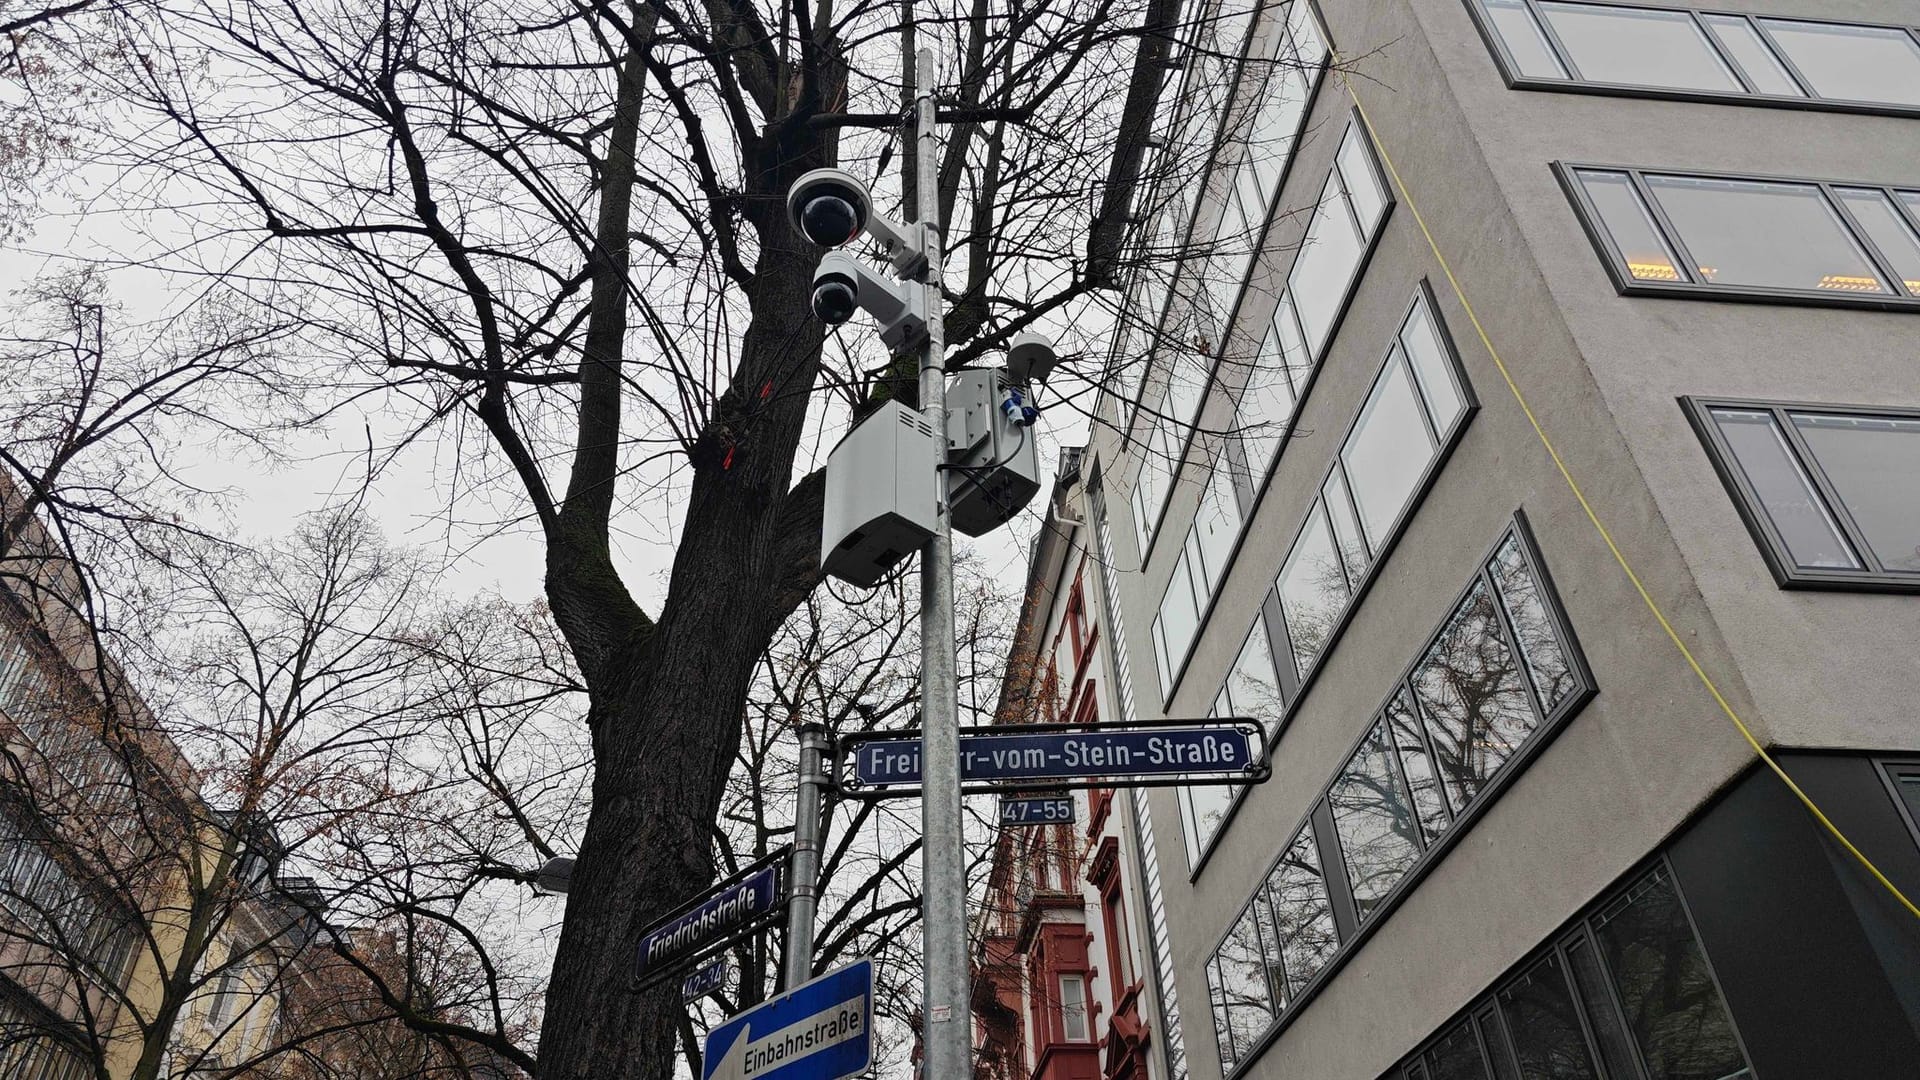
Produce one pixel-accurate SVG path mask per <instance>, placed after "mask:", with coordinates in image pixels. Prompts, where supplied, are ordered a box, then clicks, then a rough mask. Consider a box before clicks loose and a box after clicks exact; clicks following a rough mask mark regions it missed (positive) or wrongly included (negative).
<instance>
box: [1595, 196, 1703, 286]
mask: <svg viewBox="0 0 1920 1080" xmlns="http://www.w3.org/2000/svg"><path fill="white" fill-rule="evenodd" d="M1574 175H1576V176H1578V177H1579V178H1580V186H1581V187H1582V188H1584V189H1585V190H1586V193H1587V198H1588V199H1590V200H1592V202H1593V208H1594V209H1595V210H1596V211H1597V212H1598V213H1599V215H1600V224H1601V225H1602V226H1604V227H1605V229H1606V231H1607V235H1608V236H1610V237H1612V238H1613V246H1614V247H1616V248H1618V249H1619V250H1620V256H1621V258H1623V259H1625V260H1626V263H1627V274H1628V276H1630V277H1632V278H1633V279H1634V280H1635V281H1686V280H1688V278H1687V276H1686V275H1685V274H1682V273H1681V272H1680V270H1679V269H1678V268H1679V266H1680V260H1679V259H1677V258H1675V257H1674V254H1673V249H1672V248H1670V247H1668V246H1667V242H1666V240H1665V239H1663V238H1662V237H1661V235H1660V230H1659V229H1657V228H1655V227H1654V224H1653V217H1652V215H1651V214H1649V213H1648V211H1647V205H1646V203H1645V202H1643V201H1642V200H1641V198H1640V193H1639V192H1638V191H1636V190H1635V189H1634V186H1633V178H1632V177H1630V176H1628V175H1627V174H1626V173H1623V172H1599V171H1595V170H1592V169H1581V170H1579V171H1578V172H1576V173H1575V174H1574Z"/></svg>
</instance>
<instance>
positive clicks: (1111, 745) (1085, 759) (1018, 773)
mask: <svg viewBox="0 0 1920 1080" xmlns="http://www.w3.org/2000/svg"><path fill="white" fill-rule="evenodd" d="M1258 763H1259V755H1258V754H1256V753H1255V752H1254V735H1253V732H1252V731H1250V730H1249V729H1248V728H1246V727H1245V726H1240V725H1231V724H1208V725H1196V726H1194V727H1138V728H1114V729H1108V730H1100V729H1090V730H1086V731H1064V732H1058V733H1056V732H1012V733H1008V734H1005V735H991V734H988V735H963V736H961V737H960V779H961V780H962V781H969V780H976V781H977V780H993V781H1000V780H1066V779H1073V778H1078V777H1103V778H1120V777H1129V776H1194V775H1204V774H1231V773H1240V774H1245V773H1251V772H1253V771H1254V770H1255V767H1256V766H1257V765H1258ZM853 777H854V781H855V783H857V784H858V785H860V786H861V787H898V786H901V785H918V784H919V783H920V737H919V734H918V733H917V732H916V733H914V734H913V735H912V736H910V737H906V738H893V739H872V740H869V741H866V742H862V743H860V744H859V745H858V746H857V747H856V748H855V750H854V753H853Z"/></svg>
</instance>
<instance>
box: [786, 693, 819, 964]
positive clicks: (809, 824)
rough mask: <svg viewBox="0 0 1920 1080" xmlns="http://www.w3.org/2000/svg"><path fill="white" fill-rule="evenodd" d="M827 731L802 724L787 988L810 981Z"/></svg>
mask: <svg viewBox="0 0 1920 1080" xmlns="http://www.w3.org/2000/svg"><path fill="white" fill-rule="evenodd" d="M826 747H827V729H826V728H824V727H822V726H821V725H819V724H802V725H800V786H799V788H798V790H797V792H796V793H795V795H794V800H793V856H792V859H791V861H790V862H789V863H788V866H787V877H788V882H789V884H788V885H787V954H786V956H785V957H784V960H785V964H784V968H785V978H784V979H783V980H782V981H783V982H784V983H785V986H786V988H787V989H788V990H791V989H793V988H794V987H796V986H799V985H800V984H801V983H803V982H806V981H807V980H808V979H811V978H813V919H814V912H815V910H816V909H817V908H818V907H819V905H820V788H821V786H822V785H824V784H825V783H826V782H827V772H826V769H825V768H824V767H823V763H822V758H823V757H824V756H825V750H826Z"/></svg>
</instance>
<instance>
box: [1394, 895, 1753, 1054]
mask: <svg viewBox="0 0 1920 1080" xmlns="http://www.w3.org/2000/svg"><path fill="white" fill-rule="evenodd" d="M1476 1028H1477V1029H1478V1031H1477V1037H1475V1036H1476V1031H1475V1029H1476ZM1402 1064H1403V1067H1404V1068H1405V1069H1406V1070H1407V1072H1406V1074H1405V1075H1407V1076H1414V1075H1418V1074H1417V1073H1415V1072H1414V1071H1413V1070H1414V1068H1415V1067H1416V1066H1419V1065H1422V1064H1424V1065H1425V1067H1426V1068H1427V1069H1428V1070H1429V1072H1428V1076H1430V1077H1434V1078H1439V1077H1462V1078H1466V1077H1475V1078H1481V1080H1503V1078H1506V1077H1518V1078H1521V1080H1600V1078H1602V1077H1609V1078H1612V1080H1620V1078H1628V1080H1638V1078H1641V1077H1644V1078H1646V1080H1751V1078H1752V1075H1753V1073H1752V1070H1751V1068H1750V1067H1749V1066H1748V1065H1747V1061H1746V1056H1745V1054H1744V1052H1743V1051H1742V1050H1741V1048H1740V1042H1739V1039H1738V1037H1737V1036H1736V1035H1735V1034H1734V1030H1733V1024H1732V1021H1731V1019H1730V1018H1729V1017H1728V1015H1727V1010H1726V1004H1725V1002H1723V1001H1722V1000H1721V997H1720V991H1719V988H1718V987H1717V986H1716V985H1715V984H1714V981H1713V976H1712V974H1711V972H1709V971H1708V969H1707V962H1706V956H1705V954H1704V953H1703V952H1702V951H1701V949H1700V943H1699V942H1698V941H1697V940H1696V939H1695V938H1694V936H1693V930H1692V927H1691V926H1690V925H1689V923H1688V922H1687V917H1686V913H1685V911H1684V909H1683V908H1682V907H1681V905H1680V897H1679V894H1678V892H1677V891H1676V890H1675V888H1674V883H1673V879H1672V877H1671V875H1670V873H1669V872H1668V870H1667V869H1666V867H1665V865H1664V864H1657V865H1655V866H1654V867H1653V868H1652V869H1651V870H1649V871H1645V872H1642V873H1640V874H1638V875H1636V877H1635V878H1634V879H1632V882H1631V884H1629V885H1627V886H1626V887H1625V888H1624V889H1622V890H1621V891H1620V892H1619V893H1617V894H1615V895H1613V896H1611V897H1608V898H1607V899H1605V900H1603V901H1602V903H1601V904H1600V905H1599V907H1598V910H1597V911H1596V912H1594V913H1593V914H1590V915H1588V916H1586V917H1584V918H1581V919H1577V920H1575V922H1574V925H1573V927H1572V928H1571V929H1570V931H1568V932H1566V933H1563V934H1562V935H1561V937H1560V938H1559V940H1558V941H1556V942H1554V943H1553V944H1551V945H1549V946H1547V948H1546V949H1545V950H1543V952H1542V953H1541V954H1539V955H1536V956H1535V957H1534V958H1532V959H1530V960H1528V961H1525V962H1523V963H1522V964H1521V965H1520V966H1519V968H1518V969H1517V970H1516V971H1515V972H1514V973H1512V974H1510V975H1509V976H1508V977H1507V979H1506V980H1505V981H1504V982H1503V983H1500V984H1497V985H1496V986H1495V988H1494V990H1493V992H1492V993H1490V994H1489V995H1487V996H1486V997H1485V998H1483V999H1481V1000H1480V1001H1479V1002H1476V1003H1475V1004H1473V1005H1471V1006H1469V1007H1468V1010H1467V1014H1466V1015H1465V1016H1464V1017H1462V1018H1461V1019H1459V1020H1458V1021H1456V1022H1455V1023H1454V1024H1453V1026H1451V1027H1448V1028H1445V1029H1443V1033H1442V1034H1441V1035H1439V1036H1438V1037H1436V1038H1435V1039H1434V1040H1433V1041H1432V1042H1431V1043H1430V1044H1428V1045H1427V1046H1426V1047H1425V1048H1424V1049H1423V1050H1421V1051H1420V1052H1419V1053H1417V1054H1415V1055H1414V1056H1413V1057H1411V1058H1409V1059H1408V1060H1407V1061H1406V1062H1403V1063H1402ZM1387 1075H1388V1076H1390V1077H1394V1078H1396V1080H1398V1078H1399V1077H1400V1076H1401V1075H1402V1074H1401V1072H1400V1071H1399V1070H1392V1071H1389V1072H1388V1074H1387Z"/></svg>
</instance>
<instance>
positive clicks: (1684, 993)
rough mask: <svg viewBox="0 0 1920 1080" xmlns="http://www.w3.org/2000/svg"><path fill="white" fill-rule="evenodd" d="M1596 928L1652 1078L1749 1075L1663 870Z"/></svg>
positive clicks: (1604, 914) (1723, 1079)
mask: <svg viewBox="0 0 1920 1080" xmlns="http://www.w3.org/2000/svg"><path fill="white" fill-rule="evenodd" d="M1593 929H1594V937H1595V939H1597V940H1598V941H1599V943H1600V954H1601V957H1602V958H1603V959H1604V960H1605V961H1606V965H1607V970H1608V971H1609V972H1611V973H1612V975H1613V984H1614V987H1615V989H1617V990H1618V991H1619V1000H1620V1007H1621V1009H1622V1011H1624V1012H1625V1013H1626V1017H1627V1027H1628V1028H1629V1029H1630V1030H1631V1031H1632V1032H1633V1037H1634V1041H1635V1042H1636V1043H1638V1044H1639V1047H1640V1053H1641V1055H1642V1057H1643V1058H1644V1059H1645V1061H1646V1064H1647V1075H1648V1076H1649V1077H1650V1078H1651V1080H1727V1078H1732V1077H1739V1076H1745V1075H1747V1069H1746V1065H1747V1063H1746V1058H1745V1057H1744V1056H1743V1055H1742V1054H1741V1052H1740V1043H1739V1040H1738V1039H1736V1038H1735V1037H1734V1033H1733V1024H1732V1023H1731V1022H1730V1021H1729V1020H1728V1019H1727V1009H1726V1005H1725V1004H1724V1003H1722V1002H1721V1000H1720V991H1719V989H1718V988H1717V987H1715V986H1714V984H1713V976H1712V974H1711V973H1710V972H1709V971H1708V970H1707V958H1706V955H1705V954H1704V953H1702V952H1701V951H1700V945H1699V943H1698V942H1696V941H1695V940H1694V938H1693V930H1692V927H1691V926H1689V924H1688V922H1687V915H1686V912H1685V911H1684V910H1682V908H1681V906H1680V896H1679V894H1678V893H1677V892H1675V890H1674V887H1673V880H1672V878H1670V877H1669V876H1668V874H1667V871H1666V868H1665V867H1660V868H1658V869H1656V870H1655V871H1654V872H1653V873H1651V874H1649V875H1647V877H1646V878H1645V879H1643V880H1642V881H1641V882H1640V883H1639V884H1638V885H1636V886H1634V887H1633V888H1632V889H1630V890H1628V891H1627V893H1626V895H1624V896H1622V897H1620V899H1618V900H1616V901H1614V902H1613V903H1612V904H1609V905H1608V906H1607V907H1606V908H1605V909H1603V910H1602V911H1601V912H1600V914H1599V915H1597V916H1596V917H1595V918H1594V920H1593Z"/></svg>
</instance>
